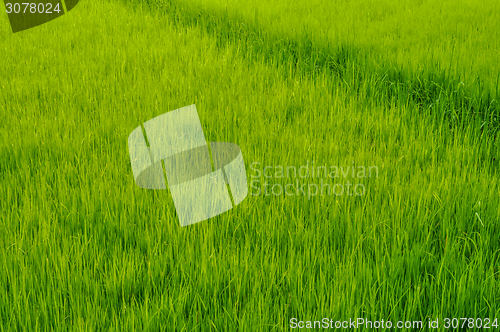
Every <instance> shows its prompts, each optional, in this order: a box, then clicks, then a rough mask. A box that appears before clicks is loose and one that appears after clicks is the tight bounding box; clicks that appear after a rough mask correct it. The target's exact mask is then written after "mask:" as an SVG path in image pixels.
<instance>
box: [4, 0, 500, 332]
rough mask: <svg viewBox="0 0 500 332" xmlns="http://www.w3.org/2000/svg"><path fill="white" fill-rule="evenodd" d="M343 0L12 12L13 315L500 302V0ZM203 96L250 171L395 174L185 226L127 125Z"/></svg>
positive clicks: (286, 318)
mask: <svg viewBox="0 0 500 332" xmlns="http://www.w3.org/2000/svg"><path fill="white" fill-rule="evenodd" d="M336 2H337V3H336V4H335V5H330V4H328V5H327V4H326V1H325V3H323V4H321V3H320V2H319V1H315V2H313V3H312V5H310V6H309V5H307V3H311V2H309V1H295V2H293V6H292V5H284V4H282V3H281V2H278V1H271V2H267V3H266V5H263V4H257V3H253V2H243V1H241V2H236V1H233V2H227V6H226V3H225V2H223V1H217V0H212V1H209V2H208V1H203V2H202V1H195V0H191V1H182V2H181V1H179V2H177V1H175V2H168V1H160V0H158V1H151V2H150V3H148V4H146V2H144V1H135V0H134V1H132V0H130V1H118V0H106V1H103V2H99V3H98V2H90V1H83V2H81V3H80V4H79V5H78V7H76V8H75V9H73V10H72V11H71V12H70V13H68V14H66V15H64V16H63V17H61V18H59V19H57V20H55V21H53V22H50V23H48V24H45V25H42V26H39V27H37V28H34V29H31V30H27V31H24V32H22V33H18V34H11V33H10V32H9V31H8V26H7V22H6V15H3V16H0V17H1V20H0V54H1V57H2V61H1V63H2V66H1V67H0V77H1V78H2V80H1V81H0V114H1V115H2V118H1V119H2V121H1V122H0V128H1V129H0V184H1V185H0V264H1V265H0V266H1V267H2V270H1V272H0V331H10V330H26V331H37V330H54V331H61V330H62V331H64V330H75V331H83V330H85V331H97V330H102V331H110V330H113V331H132V330H138V331H139V330H150V331H160V330H161V331H180V330H184V331H236V330H238V331H281V330H289V329H290V327H289V326H290V325H289V322H290V319H291V318H294V317H295V318H298V319H299V320H320V319H322V318H324V317H329V318H331V319H334V320H349V318H352V319H355V318H357V317H364V318H366V319H371V320H382V319H383V320H384V321H387V320H391V321H392V322H393V323H394V324H396V321H398V320H402V321H405V320H411V321H416V320H423V321H424V322H425V323H426V322H427V320H428V319H429V318H431V319H433V320H434V319H436V318H439V320H440V322H441V327H443V325H442V323H443V319H444V318H446V317H473V318H478V317H479V318H491V319H492V321H493V319H494V318H500V317H499V316H500V306H499V305H498V300H499V295H498V294H500V293H499V286H500V280H499V263H500V260H499V258H500V257H499V250H498V249H499V245H500V241H499V239H500V225H499V223H498V221H499V219H500V206H499V204H498V202H499V195H500V190H499V182H498V180H499V172H498V135H499V132H498V116H499V114H500V113H499V112H500V106H499V103H498V101H497V98H498V96H499V85H498V77H499V66H498V58H499V57H498V52H499V50H500V39H499V38H498V37H499V36H498V35H499V31H500V29H499V25H500V24H499V23H498V22H500V19H499V15H500V14H499V13H500V10H499V4H498V2H497V1H493V0H491V1H485V2H479V1H465V0H464V1H459V2H452V1H451V0H450V1H444V2H442V3H441V4H440V5H436V4H432V3H430V2H429V1H420V2H419V1H402V2H401V3H402V4H401V5H398V6H396V5H392V4H390V2H389V1H385V4H380V5H379V6H376V7H375V8H374V9H371V10H369V9H366V8H368V6H365V5H362V4H361V2H360V1H336ZM365 2H366V1H365ZM365 2H363V3H365ZM370 2H375V1H370ZM377 3H378V2H377ZM453 3H458V5H453ZM226 8H227V9H226ZM439 15H441V16H439ZM335 17H337V18H338V20H335V19H334V18H335ZM368 18H370V19H368ZM410 18H414V20H413V21H411V20H410ZM327 22H333V23H332V24H330V25H328V24H326V23H327ZM406 22H409V23H408V24H406ZM325 26H326V28H324V27H325ZM449 36H453V37H454V38H453V39H450V38H449ZM461 82H462V83H461ZM191 104H196V106H197V108H198V112H199V115H200V119H201V123H202V126H203V128H204V130H205V135H206V138H207V141H210V142H214V141H220V142H223V141H227V142H234V143H236V144H238V145H239V146H240V147H241V149H242V152H243V156H244V158H245V164H246V166H247V172H248V179H249V182H250V180H251V179H252V178H251V176H252V175H254V174H255V173H254V172H253V171H252V170H251V168H250V165H251V163H253V162H260V163H261V165H263V166H265V165H272V166H277V165H282V166H289V165H295V166H297V167H299V166H301V165H306V163H307V162H308V161H309V162H310V163H311V162H313V161H314V163H315V165H316V166H318V165H327V166H331V165H338V166H344V167H347V166H351V165H352V164H353V162H354V163H355V165H363V166H366V167H368V166H377V167H378V169H379V176H378V177H376V178H374V177H372V178H364V179H355V181H359V182H360V183H363V184H364V185H365V187H366V194H365V195H362V196H348V195H339V196H335V195H330V196H328V195H323V196H320V195H317V196H314V197H311V198H310V199H308V198H307V196H302V195H299V196H296V195H294V196H284V195H281V196H276V197H275V196H262V195H261V196H251V195H249V196H248V197H247V198H246V200H245V201H243V202H242V203H241V204H240V205H238V206H237V207H236V208H235V209H233V210H231V211H229V212H227V213H225V214H223V215H221V216H218V217H215V218H213V219H210V220H207V221H203V222H201V223H199V224H195V225H192V226H189V227H184V228H181V227H180V226H179V223H178V220H177V217H176V214H175V208H174V205H173V202H172V199H171V198H170V196H169V192H168V191H164V192H159V191H148V190H143V189H141V188H139V187H137V186H135V184H134V180H133V176H132V172H131V168H130V161H129V156H128V148H127V137H128V135H129V133H130V132H131V131H132V130H133V129H134V128H136V127H137V126H138V125H139V124H141V123H143V122H145V121H147V120H149V119H151V118H153V117H155V116H157V115H160V114H163V113H165V112H167V111H170V110H174V109H176V108H179V107H182V106H186V105H191ZM260 180H262V181H264V180H266V179H265V178H260ZM288 180H289V179H286V178H279V179H276V178H273V179H269V181H270V182H273V183H280V184H282V185H285V184H286V183H287V181H288ZM346 180H349V178H347V179H344V178H341V179H332V180H328V181H329V183H335V182H340V183H344V182H345V181H346ZM301 181H302V182H304V183H308V182H307V181H311V182H313V183H318V182H319V181H318V180H317V179H315V180H314V181H313V180H307V179H301ZM250 191H251V192H252V190H250ZM498 323H499V324H500V322H498ZM332 330H333V329H332ZM381 330H382V329H381ZM440 330H444V329H443V328H441V329H440Z"/></svg>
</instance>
